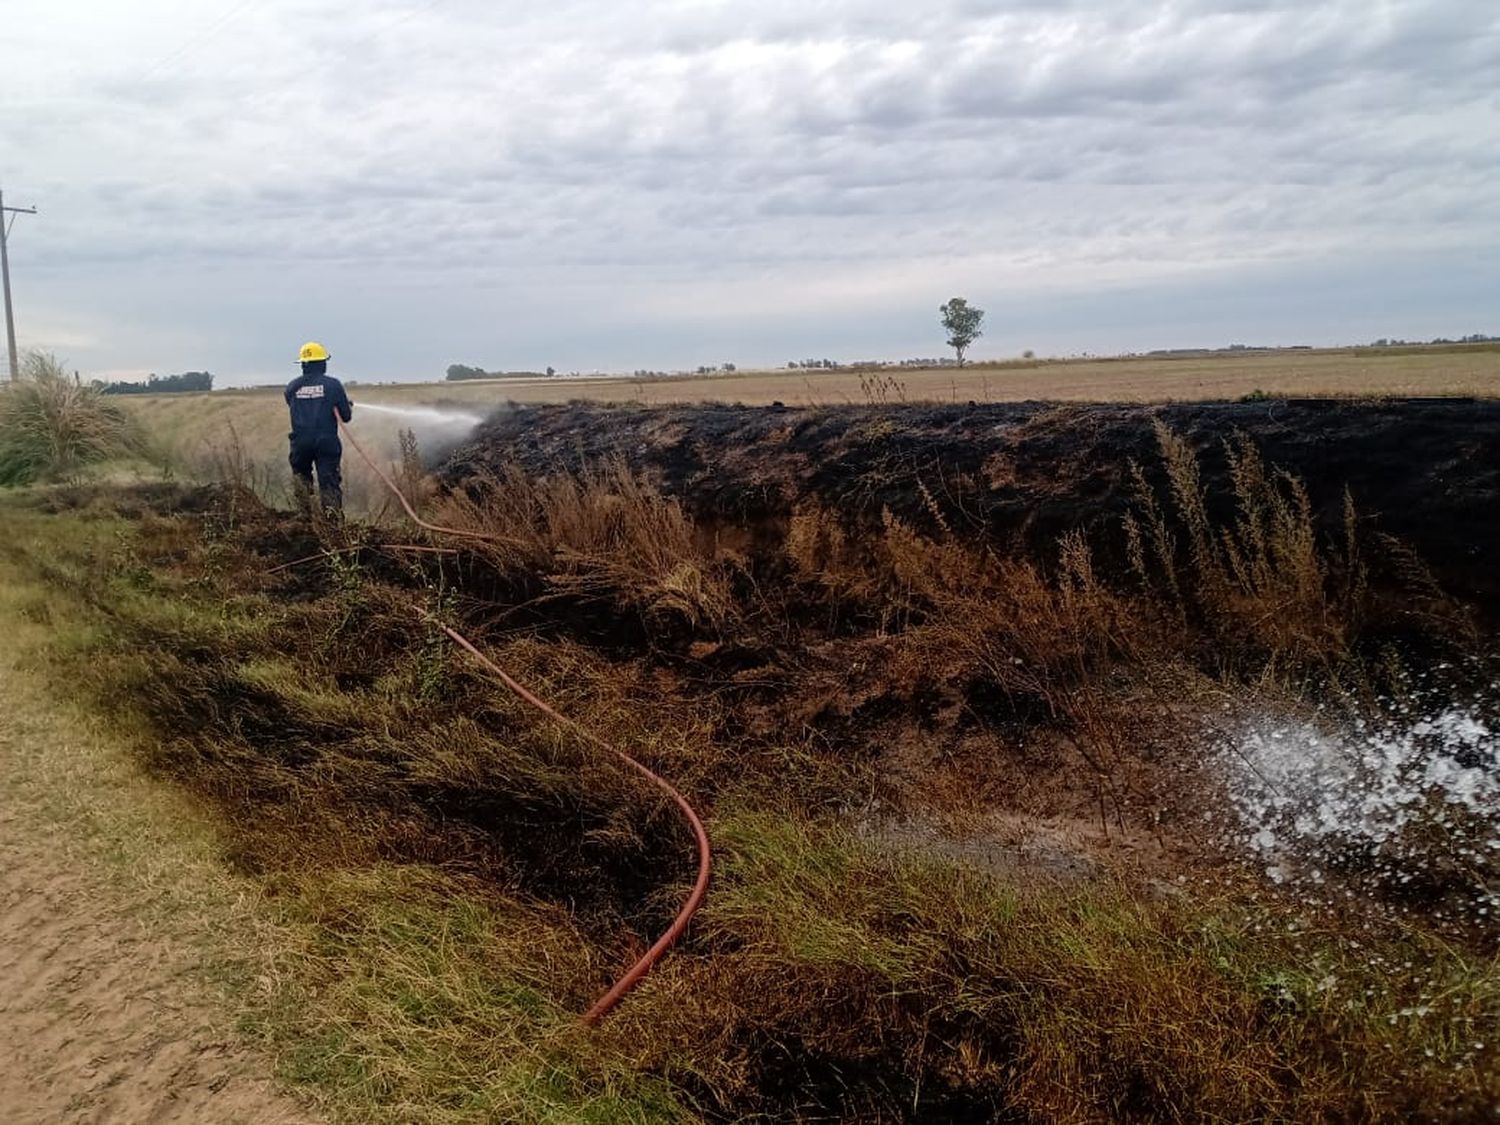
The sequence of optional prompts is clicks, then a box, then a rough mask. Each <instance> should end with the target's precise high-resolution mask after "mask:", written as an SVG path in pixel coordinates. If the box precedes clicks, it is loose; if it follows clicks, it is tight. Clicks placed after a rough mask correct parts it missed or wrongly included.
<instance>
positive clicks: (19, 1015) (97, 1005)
mask: <svg viewBox="0 0 1500 1125" xmlns="http://www.w3.org/2000/svg"><path fill="white" fill-rule="evenodd" d="M182 960H183V959H182V957H181V955H180V951H178V950H174V949H173V948H171V946H170V945H169V944H167V943H164V942H162V941H159V940H156V939H154V938H153V937H152V935H151V934H150V933H148V932H147V931H146V930H145V928H144V926H142V925H141V924H140V923H138V922H136V923H132V922H131V921H130V920H129V919H126V918H123V917H120V916H119V915H117V914H115V913H114V912H113V911H111V909H110V904H109V903H108V900H107V898H105V899H102V900H101V897H100V896H99V894H98V893H97V888H95V887H94V886H92V885H91V880H90V879H89V877H88V876H87V875H86V874H83V873H80V872H78V871H73V870H69V869H68V866H67V865H66V864H65V863H60V862H59V861H58V859H57V857H56V856H55V854H53V853H51V852H49V851H48V850H47V849H46V848H45V846H44V845H42V844H39V843H37V842H34V841H31V840H28V839H26V838H25V834H24V832H22V831H21V830H20V825H19V823H18V822H17V820H16V819H15V818H14V817H13V816H11V815H9V811H8V810H7V809H6V808H5V807H4V805H3V804H0V1025H3V1026H4V1028H5V1034H4V1036H3V1037H0V1113H3V1115H4V1119H5V1120H6V1121H7V1122H9V1123H10V1125H21V1123H26V1122H54V1121H80V1122H81V1121H93V1122H135V1121H140V1122H148V1121H149V1122H178V1121H180V1122H201V1121H216V1122H246V1123H249V1122H265V1123H269V1122H278V1123H279V1122H300V1121H307V1120H310V1118H309V1117H308V1116H307V1115H306V1113H305V1112H304V1111H303V1110H301V1109H300V1108H299V1107H298V1106H297V1105H296V1104H295V1103H294V1102H291V1101H290V1100H287V1099H286V1098H284V1097H283V1096H281V1095H280V1094H278V1093H277V1092H276V1090H275V1088H274V1086H273V1085H272V1084H271V1082H270V1081H269V1079H268V1078H267V1077H266V1076H265V1074H264V1063H263V1061H262V1060H260V1059H258V1058H255V1057H253V1056H251V1055H249V1054H248V1053H247V1052H246V1051H245V1050H244V1049H243V1048H241V1047H237V1046H235V1045H234V1044H232V1043H228V1042H225V1041H224V1040H223V1038H222V1037H221V1036H220V1035H219V1034H217V1033H216V1032H215V1031H214V1029H213V1026H212V1021H211V1020H210V1019H209V1018H208V1016H207V1015H206V1013H205V1012H204V1011H202V1010H200V1009H199V1008H197V1007H196V1006H195V1005H194V1003H193V1002H192V1001H191V1000H189V999H186V998H185V990H184V988H183V983H182V981H181V980H180V979H178V978H179V977H180V976H181V974H182V972H183V965H182ZM186 991H190V990H186Z"/></svg>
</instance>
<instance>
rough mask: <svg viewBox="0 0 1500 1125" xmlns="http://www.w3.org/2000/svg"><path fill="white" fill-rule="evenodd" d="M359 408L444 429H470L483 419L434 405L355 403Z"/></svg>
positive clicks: (476, 415) (461, 411) (475, 415)
mask: <svg viewBox="0 0 1500 1125" xmlns="http://www.w3.org/2000/svg"><path fill="white" fill-rule="evenodd" d="M355 406H356V408H357V409H359V410H373V411H375V412H376V413H377V414H393V415H395V416H397V417H399V418H405V419H407V420H408V421H410V422H412V423H415V424H417V425H421V426H425V427H430V428H435V429H446V430H460V429H462V430H472V429H473V428H474V427H475V426H477V425H479V423H481V422H483V421H484V419H483V418H482V417H481V416H480V415H478V414H470V413H468V412H467V411H463V410H440V409H438V408H437V407H435V406H383V405H381V404H379V403H374V402H360V403H356V404H355Z"/></svg>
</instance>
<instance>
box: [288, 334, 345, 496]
mask: <svg viewBox="0 0 1500 1125" xmlns="http://www.w3.org/2000/svg"><path fill="white" fill-rule="evenodd" d="M328 359H329V355H328V349H327V348H325V347H324V346H323V345H322V344H319V343H314V342H309V343H306V344H303V345H302V353H301V355H299V356H298V362H300V363H301V364H302V374H301V375H298V376H297V377H296V378H295V379H293V380H292V381H291V382H290V383H288V384H287V388H286V405H287V408H288V409H289V410H290V411H291V415H292V432H291V433H290V434H288V435H287V437H288V438H290V439H291V443H292V454H291V457H290V458H289V460H290V461H291V463H292V476H293V478H294V479H295V484H296V490H297V499H298V501H299V502H300V503H301V504H302V505H303V506H304V507H306V506H308V505H309V504H310V503H311V501H312V486H313V468H314V467H316V468H317V470H318V498H319V500H320V501H321V502H322V505H323V508H324V509H325V510H326V511H330V512H334V513H339V512H342V511H343V510H344V489H343V477H342V475H341V473H340V471H339V462H340V460H342V458H343V456H344V445H343V443H342V442H341V441H339V424H338V421H337V420H336V418H335V415H337V417H338V418H342V419H343V420H344V421H345V422H347V421H349V419H350V418H351V417H352V416H353V408H352V407H351V406H350V404H349V396H348V395H347V394H345V393H344V384H342V383H340V382H339V381H338V380H337V379H335V378H333V376H331V375H329V374H328Z"/></svg>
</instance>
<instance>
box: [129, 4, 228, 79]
mask: <svg viewBox="0 0 1500 1125" xmlns="http://www.w3.org/2000/svg"><path fill="white" fill-rule="evenodd" d="M255 4H256V0H241V2H240V3H238V4H236V5H234V7H232V8H229V9H228V10H227V11H225V12H224V13H223V14H222V15H220V16H219V18H218V19H216V20H214V22H213V23H211V24H209V25H208V26H207V27H206V28H204V29H203V30H202V31H200V32H199V33H198V34H197V35H194V36H193V37H192V38H190V39H189V40H188V41H187V42H186V43H184V44H183V45H182V46H180V47H178V48H177V49H176V50H175V51H173V52H171V53H170V54H168V55H164V56H162V57H161V58H159V59H157V60H156V62H154V63H152V64H151V65H150V66H149V67H147V68H146V69H145V71H144V72H142V74H141V76H140V78H139V79H138V81H141V82H144V81H145V80H146V79H148V78H150V77H151V76H152V75H154V74H156V72H157V71H159V70H161V69H162V68H163V67H165V66H166V65H167V64H168V63H173V62H176V61H177V60H178V59H180V58H181V57H182V56H183V55H185V54H187V53H188V52H189V51H191V50H192V49H193V48H194V47H199V46H202V45H203V44H204V43H206V42H208V40H210V39H212V38H213V37H214V35H215V34H217V33H218V31H219V30H220V29H221V28H222V27H224V25H225V24H227V23H229V21H230V20H232V19H234V17H235V16H237V15H239V14H240V13H241V12H243V11H246V10H248V9H249V8H251V7H254V5H255Z"/></svg>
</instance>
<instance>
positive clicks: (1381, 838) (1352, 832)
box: [1219, 708, 1500, 920]
mask: <svg viewBox="0 0 1500 1125" xmlns="http://www.w3.org/2000/svg"><path fill="white" fill-rule="evenodd" d="M1497 756H1500V735H1497V731H1496V730H1495V729H1494V728H1493V727H1492V725H1491V724H1490V723H1489V722H1487V721H1486V720H1485V719H1483V718H1482V717H1480V715H1479V714H1478V713H1477V712H1475V711H1473V710H1469V709H1464V708H1451V709H1448V710H1444V711H1440V712H1437V713H1435V714H1432V715H1430V716H1427V717H1421V718H1411V719H1408V720H1406V721H1404V722H1395V721H1393V722H1386V723H1361V722H1357V723H1354V724H1352V725H1351V726H1350V727H1349V728H1348V729H1346V730H1343V731H1341V732H1338V733H1335V732H1332V731H1330V730H1325V729H1319V728H1317V727H1315V726H1313V725H1312V724H1309V723H1306V722H1301V721H1275V720H1271V721H1263V722H1255V723H1248V724H1246V725H1244V726H1243V727H1242V728H1241V729H1240V730H1239V731H1238V732H1236V733H1234V734H1232V735H1231V736H1230V737H1228V738H1227V739H1226V740H1225V741H1224V743H1223V745H1222V746H1221V747H1220V753H1219V761H1220V765H1221V770H1222V773H1223V776H1224V780H1225V785H1226V789H1227V791H1228V795H1229V798H1230V802H1231V804H1232V806H1233V810H1234V812H1235V814H1236V819H1237V827H1236V828H1234V829H1232V830H1231V831H1232V834H1238V836H1239V840H1240V843H1241V844H1242V845H1243V846H1244V847H1245V848H1246V849H1247V850H1248V851H1249V852H1250V854H1252V855H1254V856H1255V857H1256V858H1257V859H1258V861H1259V862H1260V863H1262V864H1263V866H1264V870H1265V873H1266V875H1267V876H1268V877H1269V878H1271V879H1272V880H1274V881H1276V882H1287V881H1295V882H1302V883H1314V884H1317V883H1322V882H1324V880H1325V876H1326V873H1327V871H1328V869H1329V868H1353V869H1357V870H1360V871H1362V872H1364V873H1366V874H1367V875H1370V876H1373V877H1375V878H1376V879H1377V880H1379V881H1380V882H1382V883H1384V884H1386V885H1388V886H1403V885H1411V884H1413V882H1416V883H1417V884H1418V885H1422V884H1423V883H1427V884H1434V885H1435V884H1438V883H1442V884H1445V885H1448V886H1450V887H1451V886H1453V885H1454V884H1459V885H1462V886H1463V887H1464V888H1465V890H1464V892H1463V894H1464V897H1466V898H1467V899H1468V900H1469V901H1468V905H1467V907H1466V908H1465V909H1467V910H1469V911H1472V912H1473V914H1474V915H1475V916H1476V918H1477V919H1484V920H1500V918H1497V910H1500V882H1497V876H1500V764H1497Z"/></svg>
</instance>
